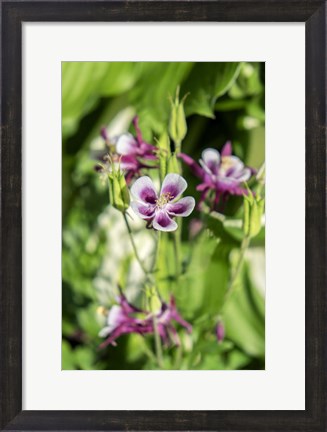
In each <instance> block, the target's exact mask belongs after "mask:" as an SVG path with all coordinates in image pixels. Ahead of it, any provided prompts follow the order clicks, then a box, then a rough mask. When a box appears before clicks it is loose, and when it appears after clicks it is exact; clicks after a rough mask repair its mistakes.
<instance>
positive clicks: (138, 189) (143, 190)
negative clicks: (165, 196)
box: [131, 176, 158, 204]
mask: <svg viewBox="0 0 327 432" xmlns="http://www.w3.org/2000/svg"><path fill="white" fill-rule="evenodd" d="M131 193H132V195H133V196H134V197H135V198H137V199H138V200H139V201H142V202H144V203H146V204H155V203H156V200H157V199H158V196H157V192H156V190H155V188H154V184H153V182H152V180H151V179H150V177H148V176H143V177H140V178H138V179H137V180H136V181H135V182H134V184H133V185H132V187H131Z"/></svg>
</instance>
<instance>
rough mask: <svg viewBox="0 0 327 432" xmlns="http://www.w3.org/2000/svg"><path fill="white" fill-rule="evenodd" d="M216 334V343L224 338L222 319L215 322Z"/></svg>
mask: <svg viewBox="0 0 327 432" xmlns="http://www.w3.org/2000/svg"><path fill="white" fill-rule="evenodd" d="M216 336H217V341H218V343H221V342H222V341H223V340H224V338H225V326H224V324H223V322H222V321H219V322H218V324H217V327H216Z"/></svg>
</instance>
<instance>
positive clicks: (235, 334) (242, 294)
mask: <svg viewBox="0 0 327 432" xmlns="http://www.w3.org/2000/svg"><path fill="white" fill-rule="evenodd" d="M249 281H250V279H249V276H248V270H247V266H245V267H244V269H243V272H242V273H241V277H240V278H239V280H238V285H237V286H236V285H235V287H234V292H233V294H232V295H231V296H230V298H229V300H228V302H227V303H226V304H225V306H224V311H223V317H224V323H225V330H226V337H227V338H228V339H231V340H232V341H233V342H234V343H236V344H237V345H238V346H239V347H241V348H242V350H243V351H244V352H245V353H247V354H248V355H250V356H254V357H264V355H265V321H264V315H262V309H261V310H260V307H261V308H262V303H261V306H260V307H259V306H258V303H257V302H262V301H263V300H262V299H261V300H260V301H259V300H258V296H259V293H258V292H257V291H256V290H255V288H254V286H253V284H251V283H249Z"/></svg>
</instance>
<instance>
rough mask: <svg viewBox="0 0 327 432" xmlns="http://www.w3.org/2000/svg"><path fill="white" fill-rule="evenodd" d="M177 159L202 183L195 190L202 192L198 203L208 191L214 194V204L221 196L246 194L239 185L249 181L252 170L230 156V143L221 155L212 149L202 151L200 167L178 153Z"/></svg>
mask: <svg viewBox="0 0 327 432" xmlns="http://www.w3.org/2000/svg"><path fill="white" fill-rule="evenodd" d="M179 157H180V158H181V159H182V160H183V161H184V162H185V163H186V164H187V165H189V166H190V168H191V170H192V171H193V172H194V174H195V175H196V176H198V177H199V178H200V179H201V181H202V182H201V183H200V184H199V185H198V186H197V190H198V191H201V192H202V195H201V199H200V202H202V201H204V200H205V199H206V197H207V194H208V192H209V191H210V190H212V191H214V193H215V200H214V203H215V204H217V203H218V202H219V199H220V197H221V196H226V195H228V194H230V195H244V194H245V195H246V194H247V190H246V189H245V188H243V187H242V186H241V185H242V183H243V182H245V181H247V180H249V178H250V177H251V175H252V170H251V169H250V168H248V167H245V166H244V163H243V162H242V161H241V160H240V159H239V158H238V157H236V156H233V155H232V145H231V143H230V142H227V143H226V144H225V145H224V147H223V148H222V151H221V153H219V151H218V150H216V149H212V148H208V149H206V150H204V151H203V152H202V158H201V159H200V161H199V162H200V165H199V164H198V163H197V162H195V161H194V160H193V159H192V158H191V157H190V156H188V155H186V154H184V153H180V154H179Z"/></svg>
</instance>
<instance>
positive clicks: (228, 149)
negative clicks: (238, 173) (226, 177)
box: [221, 141, 232, 156]
mask: <svg viewBox="0 0 327 432" xmlns="http://www.w3.org/2000/svg"><path fill="white" fill-rule="evenodd" d="M231 154H232V143H231V141H227V142H226V144H225V145H224V147H223V148H222V149H221V155H222V156H231Z"/></svg>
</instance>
